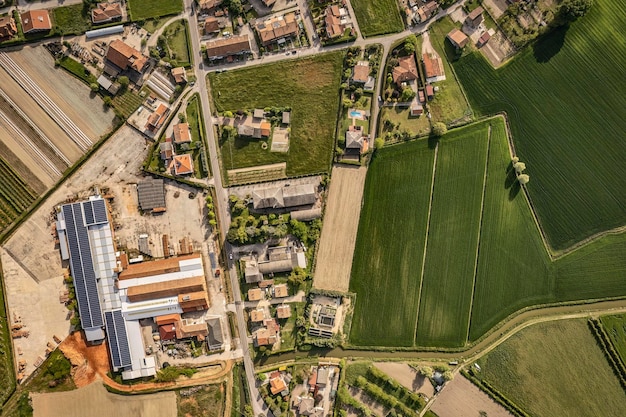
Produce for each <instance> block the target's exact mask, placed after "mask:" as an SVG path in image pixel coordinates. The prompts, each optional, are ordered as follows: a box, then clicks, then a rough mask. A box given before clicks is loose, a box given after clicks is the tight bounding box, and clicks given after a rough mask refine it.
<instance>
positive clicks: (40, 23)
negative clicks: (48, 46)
mask: <svg viewBox="0 0 626 417" xmlns="http://www.w3.org/2000/svg"><path fill="white" fill-rule="evenodd" d="M20 18H21V19H22V30H23V31H24V33H35V32H47V31H49V30H50V29H52V23H50V16H49V15H48V11H47V10H29V11H27V12H24V13H22V14H21V15H20Z"/></svg>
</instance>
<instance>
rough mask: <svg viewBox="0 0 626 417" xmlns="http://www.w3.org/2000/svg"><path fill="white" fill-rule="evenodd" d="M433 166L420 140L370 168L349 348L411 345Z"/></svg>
mask: <svg viewBox="0 0 626 417" xmlns="http://www.w3.org/2000/svg"><path fill="white" fill-rule="evenodd" d="M433 161H434V151H433V150H432V149H429V147H428V142H427V141H426V140H421V141H415V142H410V143H406V144H402V145H397V146H390V147H388V148H384V149H382V150H381V151H380V152H378V153H377V154H375V155H374V158H373V160H372V162H371V164H370V168H369V171H368V174H367V179H366V182H365V190H364V196H363V201H364V205H363V209H362V211H361V218H360V222H359V231H358V234H357V242H356V248H355V252H354V261H353V265H352V278H351V280H350V291H353V292H356V293H357V301H356V304H355V312H354V317H353V319H352V330H351V336H350V341H351V343H353V344H356V345H365V346H375V345H382V346H411V345H413V336H414V333H415V322H416V320H417V304H418V300H419V290H420V276H421V270H422V258H423V253H424V244H425V238H426V234H425V231H426V226H427V223H428V205H429V202H430V189H431V182H432V181H431V180H432V169H433ZM390 317H393V320H390V319H389V318H390Z"/></svg>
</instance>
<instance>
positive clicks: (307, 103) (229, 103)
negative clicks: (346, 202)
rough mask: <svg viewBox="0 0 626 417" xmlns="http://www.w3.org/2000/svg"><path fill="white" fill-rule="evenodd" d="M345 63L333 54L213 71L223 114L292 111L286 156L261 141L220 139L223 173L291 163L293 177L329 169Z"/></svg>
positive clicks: (215, 97)
mask: <svg viewBox="0 0 626 417" xmlns="http://www.w3.org/2000/svg"><path fill="white" fill-rule="evenodd" d="M342 61H343V53H342V52H333V53H327V54H321V55H315V56H314V57H311V58H304V59H297V60H292V61H284V62H280V63H274V64H269V65H262V66H256V67H252V68H247V69H241V70H234V71H228V72H224V73H221V74H216V73H214V72H211V73H210V74H209V80H210V84H211V95H212V97H213V101H214V103H215V107H216V108H217V110H218V111H226V110H230V111H236V110H240V109H241V110H250V109H254V108H265V107H272V106H275V107H291V137H290V145H289V152H288V153H287V154H283V153H272V152H270V151H269V150H263V149H262V148H261V142H262V141H261V140H256V139H250V138H238V137H237V138H235V139H228V140H226V141H224V140H220V142H219V146H220V153H221V158H222V164H223V167H224V170H229V169H236V168H246V167H252V166H258V165H269V164H276V163H280V162H286V163H287V175H288V176H294V175H302V174H310V173H319V172H326V171H328V170H329V168H330V162H331V159H332V152H333V146H334V131H335V126H336V125H337V108H338V105H339V83H340V81H341V80H340V74H341V68H342ZM243 91H245V92H247V93H245V94H242V92H243Z"/></svg>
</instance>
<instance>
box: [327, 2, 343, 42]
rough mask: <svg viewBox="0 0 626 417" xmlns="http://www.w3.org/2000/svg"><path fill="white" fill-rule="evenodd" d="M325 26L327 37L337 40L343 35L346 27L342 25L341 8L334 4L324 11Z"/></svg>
mask: <svg viewBox="0 0 626 417" xmlns="http://www.w3.org/2000/svg"><path fill="white" fill-rule="evenodd" d="M324 25H325V27H326V36H328V38H330V39H332V38H336V37H338V36H341V35H343V32H344V29H345V28H344V26H343V25H342V24H341V12H340V11H339V6H337V5H336V4H333V5H331V6H328V7H327V8H326V10H325V11H324Z"/></svg>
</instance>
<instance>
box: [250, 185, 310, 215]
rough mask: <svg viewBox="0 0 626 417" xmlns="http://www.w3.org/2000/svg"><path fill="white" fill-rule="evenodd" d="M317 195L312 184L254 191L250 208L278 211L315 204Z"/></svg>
mask: <svg viewBox="0 0 626 417" xmlns="http://www.w3.org/2000/svg"><path fill="white" fill-rule="evenodd" d="M315 201H317V194H316V192H315V185H314V184H300V185H290V186H282V187H272V188H260V189H256V188H255V189H254V191H253V192H252V206H253V208H254V209H255V210H260V209H278V208H286V207H297V206H307V205H312V204H315Z"/></svg>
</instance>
